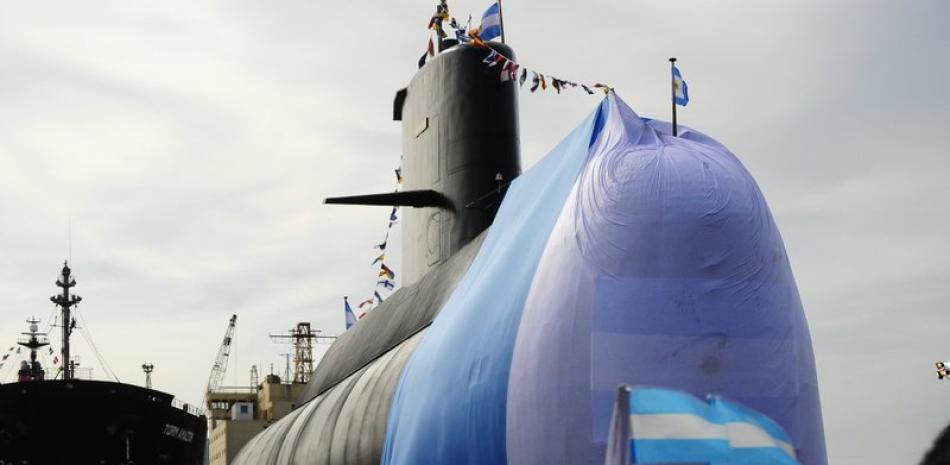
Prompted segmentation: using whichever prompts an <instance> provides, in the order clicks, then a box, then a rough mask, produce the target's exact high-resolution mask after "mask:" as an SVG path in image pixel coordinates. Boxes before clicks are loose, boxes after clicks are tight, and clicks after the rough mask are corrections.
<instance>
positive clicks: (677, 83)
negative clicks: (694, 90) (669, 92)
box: [673, 65, 689, 107]
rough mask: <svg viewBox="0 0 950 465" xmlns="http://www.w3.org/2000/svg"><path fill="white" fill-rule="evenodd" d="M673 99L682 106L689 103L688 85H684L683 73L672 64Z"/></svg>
mask: <svg viewBox="0 0 950 465" xmlns="http://www.w3.org/2000/svg"><path fill="white" fill-rule="evenodd" d="M673 101H674V102H676V104H677V105H679V106H682V107H685V106H686V104H688V103H689V86H687V85H686V81H684V80H683V74H682V73H680V69H679V68H677V67H676V65H673Z"/></svg>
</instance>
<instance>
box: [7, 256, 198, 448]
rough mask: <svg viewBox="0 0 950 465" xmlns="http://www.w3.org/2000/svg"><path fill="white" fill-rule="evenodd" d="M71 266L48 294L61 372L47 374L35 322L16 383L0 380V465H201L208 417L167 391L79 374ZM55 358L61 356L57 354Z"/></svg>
mask: <svg viewBox="0 0 950 465" xmlns="http://www.w3.org/2000/svg"><path fill="white" fill-rule="evenodd" d="M75 285H76V280H75V278H74V277H73V275H72V270H71V269H70V268H69V264H68V263H65V264H64V265H63V270H62V273H61V274H60V276H59V277H58V279H57V280H56V286H58V287H59V288H60V289H61V291H60V293H59V294H58V295H55V296H53V297H51V298H50V300H52V301H53V303H54V304H56V306H57V307H58V308H59V310H60V312H61V314H62V319H61V320H60V321H61V322H62V324H61V327H62V349H61V353H60V356H61V360H60V362H61V363H60V364H59V366H60V369H59V370H58V371H57V372H56V373H53V374H48V373H47V370H46V369H44V367H43V365H42V363H41V362H40V361H39V360H38V357H37V354H38V352H39V351H40V350H41V349H43V348H44V347H46V346H48V345H49V344H50V342H49V336H48V335H47V333H42V332H39V325H38V323H39V320H37V319H35V318H32V319H30V320H28V323H29V328H28V331H27V332H24V333H22V336H21V338H20V339H19V340H18V341H17V344H18V345H19V346H21V349H22V348H25V349H27V350H28V353H29V360H23V361H22V362H21V364H20V369H19V370H18V372H17V379H16V382H12V383H8V384H2V385H0V464H7V463H15V464H22V465H28V464H37V465H73V464H76V465H79V464H83V465H85V464H99V465H112V464H123V465H131V464H136V465H149V464H155V465H161V464H173V465H199V464H201V463H203V462H204V458H205V444H206V441H207V438H206V436H207V419H206V417H205V415H204V414H203V413H201V412H200V411H199V410H198V409H196V408H194V407H193V406H189V405H187V404H182V403H180V402H178V401H176V399H175V397H174V396H173V395H172V394H168V393H165V392H161V391H157V390H154V389H151V388H150V387H141V386H135V385H131V384H125V383H120V382H112V381H101V380H91V379H78V378H77V377H76V366H77V364H76V363H75V361H74V360H72V359H71V356H70V336H71V334H72V332H73V330H74V329H75V328H76V324H75V319H74V317H73V316H72V315H71V310H72V307H73V306H75V305H76V304H78V303H79V302H80V301H81V300H82V298H81V297H79V296H78V295H74V294H71V293H70V289H71V288H72V287H74V286H75ZM58 358H59V357H58Z"/></svg>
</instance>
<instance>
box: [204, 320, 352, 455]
mask: <svg viewBox="0 0 950 465" xmlns="http://www.w3.org/2000/svg"><path fill="white" fill-rule="evenodd" d="M236 324H237V315H232V316H231V319H230V320H229V321H228V326H227V330H226V331H225V334H224V339H223V340H222V342H221V347H220V348H219V349H218V355H217V357H216V358H215V361H214V364H213V365H212V368H211V375H210V377H209V379H208V388H207V390H206V391H205V406H206V409H207V412H208V422H209V424H208V431H209V440H208V463H209V464H210V465H227V464H229V463H231V461H232V459H233V458H234V457H235V456H236V455H237V453H238V451H240V449H241V448H242V447H243V446H244V444H246V443H247V442H248V441H250V440H251V438H253V437H254V436H255V435H256V434H257V433H260V432H261V431H263V430H264V429H265V428H267V427H268V426H269V425H271V424H272V423H274V422H276V421H277V420H280V419H281V418H283V417H284V416H285V415H287V414H288V413H290V412H291V411H292V410H293V409H294V407H296V404H295V402H296V400H297V399H298V398H299V397H300V396H301V395H303V393H304V390H305V389H306V387H307V383H308V382H309V381H310V377H311V375H312V373H313V348H314V346H315V345H316V343H317V342H318V341H319V340H321V339H334V338H335V337H336V336H326V335H323V334H322V332H321V331H320V330H318V329H311V327H310V323H309V322H300V323H298V324H297V326H296V327H295V328H292V329H290V330H289V331H288V332H287V334H271V335H270V337H271V339H272V340H274V341H275V342H279V343H290V344H292V346H293V348H294V350H293V354H292V355H293V362H294V370H293V373H292V374H291V373H289V360H290V358H289V357H288V374H286V375H285V376H284V378H281V377H280V376H278V375H276V374H274V373H271V374H269V375H267V376H265V377H264V380H263V382H261V381H260V379H259V374H258V370H257V366H252V367H251V370H250V383H249V385H245V386H223V385H222V381H223V379H224V375H225V374H226V372H227V367H228V358H229V356H230V353H231V345H232V342H233V339H234V331H235V327H236Z"/></svg>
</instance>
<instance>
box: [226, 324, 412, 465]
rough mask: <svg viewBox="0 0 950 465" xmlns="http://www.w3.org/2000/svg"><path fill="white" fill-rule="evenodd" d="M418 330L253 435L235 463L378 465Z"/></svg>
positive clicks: (251, 464) (269, 464)
mask: <svg viewBox="0 0 950 465" xmlns="http://www.w3.org/2000/svg"><path fill="white" fill-rule="evenodd" d="M423 334H424V331H422V332H417V333H416V334H415V335H414V336H413V337H411V338H409V339H408V340H406V341H404V342H403V343H402V344H400V345H399V346H398V347H396V348H395V349H393V350H391V351H389V352H387V353H385V354H383V356H382V357H379V358H377V359H376V360H374V361H373V362H372V363H370V364H369V365H367V366H365V367H363V369H361V370H359V371H358V372H356V373H355V374H353V375H352V376H350V377H348V378H346V379H345V380H344V381H343V382H341V383H338V384H336V385H334V386H333V387H331V388H330V389H328V390H327V391H326V392H324V393H323V394H322V395H320V396H317V397H316V398H314V399H313V400H312V401H310V402H309V403H307V404H306V405H304V406H302V407H300V408H298V409H297V410H294V411H293V412H292V413H291V414H290V415H288V416H286V417H284V418H283V419H281V420H280V421H278V422H277V423H274V424H273V425H271V426H270V427H269V428H267V429H266V430H264V431H263V432H262V433H261V434H258V435H257V436H255V437H254V438H253V439H252V440H251V441H250V442H249V443H248V444H247V445H246V446H244V448H243V449H242V450H241V452H240V453H238V455H237V456H236V457H235V459H234V462H232V463H233V464H234V465H285V464H286V465H289V464H333V465H375V464H378V463H379V461H380V457H382V453H383V443H384V441H385V439H386V422H387V420H388V418H389V409H390V407H392V402H393V395H394V394H395V392H396V385H397V384H398V383H399V378H400V376H401V375H402V371H403V369H404V368H405V366H406V363H408V362H409V356H410V355H411V354H412V351H413V349H415V347H416V344H418V342H419V341H420V340H421V338H422V336H423Z"/></svg>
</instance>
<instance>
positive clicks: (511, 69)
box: [343, 0, 689, 329]
mask: <svg viewBox="0 0 950 465" xmlns="http://www.w3.org/2000/svg"><path fill="white" fill-rule="evenodd" d="M471 22H472V20H471V16H469V19H468V21H467V23H466V25H465V26H464V27H463V26H462V25H461V24H460V23H459V22H458V21H457V20H456V19H455V18H454V17H452V16H451V15H450V14H449V7H448V5H447V3H446V0H442V1H441V2H440V3H439V4H438V5H437V6H436V12H435V14H434V15H432V17H431V18H430V19H429V26H428V29H429V31H430V34H429V42H428V44H427V46H426V51H425V52H424V53H423V54H422V57H420V58H419V68H422V67H423V66H425V64H426V62H428V60H429V59H431V58H434V57H435V56H436V45H435V39H436V36H437V37H438V39H439V41H440V42H441V41H444V40H451V38H450V37H449V36H448V34H446V33H445V30H444V29H443V26H444V25H448V27H449V28H451V30H452V32H453V33H454V40H456V41H458V43H460V44H468V43H470V44H472V45H474V46H476V47H481V48H484V49H486V50H487V51H488V53H487V54H486V55H485V58H484V59H482V63H483V64H485V66H486V69H487V70H493V69H497V70H498V78H499V80H500V81H501V82H508V81H512V82H514V83H517V85H518V87H519V88H524V86H525V84H526V83H527V82H529V80H530V82H531V85H530V87H529V90H530V91H531V92H532V93H534V92H536V91H537V90H538V89H541V90H542V91H545V90H547V89H548V87H551V88H553V89H554V90H556V91H557V93H558V94H560V93H561V91H562V90H567V89H575V88H578V87H579V88H581V89H583V90H584V92H586V93H587V94H588V95H593V94H595V93H597V91H600V92H603V93H605V94H607V93H610V92H611V91H612V90H613V88H612V87H610V86H608V85H606V84H602V83H599V82H595V83H593V84H590V85H588V84H580V83H577V82H575V81H570V80H567V79H560V78H557V77H554V76H553V75H551V74H545V73H541V72H538V71H535V70H533V69H529V68H527V67H525V66H523V65H522V64H521V63H518V62H516V61H514V60H512V59H511V58H508V57H507V56H505V55H504V54H502V53H500V52H498V51H497V50H495V49H493V48H491V47H489V46H488V43H487V42H490V41H492V40H495V39H500V40H501V43H504V42H505V29H504V16H503V15H502V8H501V0H498V1H497V2H495V3H492V5H491V6H489V7H488V9H487V10H485V13H484V14H483V15H482V19H481V24H480V25H479V26H478V27H475V28H472V27H471ZM440 49H441V47H440ZM529 76H530V77H529ZM670 87H671V96H672V110H673V136H676V135H677V122H676V107H677V106H684V107H685V106H686V105H687V104H688V103H689V92H688V87H687V85H686V81H685V80H683V75H682V73H681V72H680V70H679V68H677V67H676V58H670ZM395 173H396V184H397V190H398V187H399V186H400V185H402V171H401V168H396V170H395ZM398 212H399V209H398V207H393V209H392V211H391V212H390V214H389V224H388V226H387V227H386V235H385V237H384V239H383V242H381V243H379V244H377V245H376V247H375V248H376V249H378V250H379V251H380V254H379V256H377V257H376V259H375V260H373V263H372V265H376V264H377V263H379V272H378V276H377V277H378V279H377V281H376V287H375V288H374V290H373V296H372V297H371V298H369V299H366V300H364V301H362V302H360V303H359V304H358V307H359V308H360V309H361V310H362V309H363V308H364V307H367V306H369V307H370V309H371V308H372V307H373V306H375V305H378V304H381V303H383V301H384V299H383V296H382V295H380V293H379V290H380V288H382V289H384V290H388V291H392V290H393V289H394V288H395V287H396V273H395V272H394V271H393V270H392V269H391V268H389V267H388V266H387V265H386V262H385V260H386V246H387V244H388V242H389V233H390V232H391V231H392V227H393V225H395V224H396V223H398V221H399V218H398V216H397V215H398ZM347 299H348V298H347V297H346V296H344V297H343V312H344V316H345V321H346V329H350V327H352V326H353V325H354V324H355V323H356V322H357V321H358V320H359V319H361V318H363V317H365V316H366V314H367V311H368V310H367V311H361V312H360V314H359V316H357V315H356V314H355V312H354V311H353V309H352V307H350V303H349V301H348V300H347Z"/></svg>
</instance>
